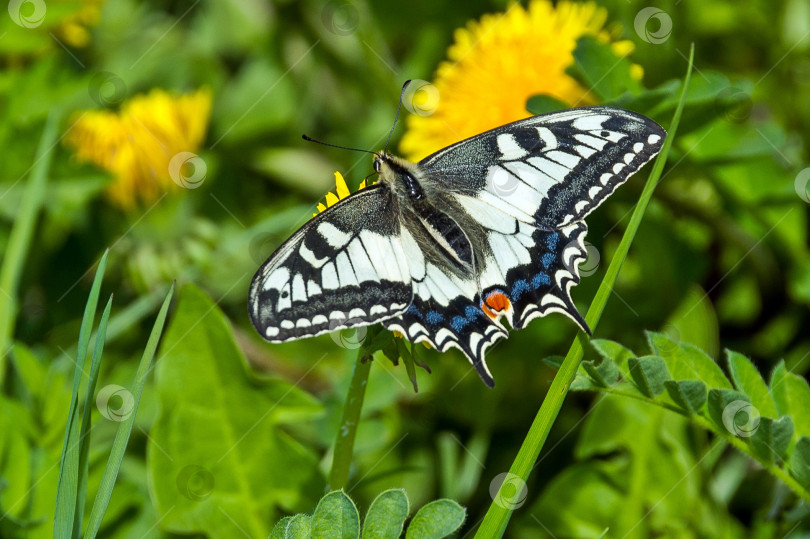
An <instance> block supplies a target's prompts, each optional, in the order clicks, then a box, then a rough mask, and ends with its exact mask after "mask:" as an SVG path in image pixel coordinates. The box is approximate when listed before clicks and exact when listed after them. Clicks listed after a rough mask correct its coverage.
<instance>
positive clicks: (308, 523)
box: [284, 514, 312, 539]
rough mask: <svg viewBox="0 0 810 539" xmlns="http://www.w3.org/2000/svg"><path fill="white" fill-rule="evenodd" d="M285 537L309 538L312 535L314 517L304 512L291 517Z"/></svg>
mask: <svg viewBox="0 0 810 539" xmlns="http://www.w3.org/2000/svg"><path fill="white" fill-rule="evenodd" d="M284 537H285V538H286V539H309V538H310V537H312V517H310V516H309V515H303V514H302V515H295V516H293V517H290V521H289V523H288V524H287V529H286V530H285V532H284Z"/></svg>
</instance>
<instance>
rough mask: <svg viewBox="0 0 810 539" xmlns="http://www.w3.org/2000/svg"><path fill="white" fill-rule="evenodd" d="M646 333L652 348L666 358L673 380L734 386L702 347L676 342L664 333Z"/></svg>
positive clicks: (727, 387) (721, 386)
mask: <svg viewBox="0 0 810 539" xmlns="http://www.w3.org/2000/svg"><path fill="white" fill-rule="evenodd" d="M646 333H647V340H648V342H649V344H650V349H651V350H652V352H653V354H655V355H657V356H660V357H662V358H663V359H664V361H665V362H666V364H667V370H668V371H669V374H670V376H671V377H672V379H673V380H700V381H702V382H703V383H704V384H706V385H707V386H708V387H710V388H723V389H731V388H732V387H731V382H729V381H728V378H726V375H725V374H723V370H722V369H721V368H720V367H719V366H718V365H717V363H715V362H714V360H713V359H712V358H710V357H709V356H707V355H706V353H705V352H703V350H701V349H700V348H698V347H696V346H694V345H692V344H689V343H679V342H676V341H674V340H672V339H671V338H670V337H669V336H667V335H665V334H663V333H656V332H654V331H648V332H646Z"/></svg>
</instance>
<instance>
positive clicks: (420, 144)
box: [400, 0, 641, 161]
mask: <svg viewBox="0 0 810 539" xmlns="http://www.w3.org/2000/svg"><path fill="white" fill-rule="evenodd" d="M606 21H607V11H606V10H605V9H604V8H601V7H598V6H597V5H596V4H594V3H593V2H586V3H575V2H568V1H561V2H559V3H558V4H557V6H556V7H555V6H554V5H552V3H551V2H550V1H549V0H532V1H531V2H530V3H529V5H528V7H527V8H524V7H523V6H521V5H519V4H512V5H511V6H510V7H509V8H507V10H506V12H505V13H499V14H490V15H484V16H483V17H482V18H481V19H480V20H478V21H471V22H469V23H468V24H467V27H466V28H459V29H458V30H456V32H455V36H454V37H455V42H454V43H453V44H452V45H451V46H450V48H449V49H448V51H447V56H448V60H447V61H445V62H443V63H442V64H441V65H439V68H438V69H437V71H436V75H435V79H434V81H433V85H434V86H435V91H436V92H437V93H438V96H439V97H440V102H439V105H438V107H436V108H435V111H434V112H433V113H432V114H430V115H425V116H421V115H410V116H409V117H408V119H407V126H408V130H407V132H406V133H405V136H404V137H403V138H402V142H401V144H400V150H401V152H402V153H403V154H404V155H406V156H407V157H408V158H410V159H412V160H414V161H418V160H420V159H422V158H423V157H426V156H427V155H429V154H431V153H433V152H435V151H437V150H439V149H441V148H444V147H445V146H448V145H450V144H453V143H455V142H458V141H459V140H462V139H465V138H468V137H471V136H474V135H477V134H478V133H481V132H483V131H486V130H489V129H492V128H495V127H498V126H499V125H503V124H506V123H509V122H513V121H516V120H521V119H523V118H528V117H529V116H531V114H530V113H529V112H528V111H527V110H526V100H527V99H528V98H529V97H531V96H533V95H536V94H547V95H550V96H552V97H555V98H557V99H559V100H560V101H563V102H565V103H569V104H571V105H574V104H579V105H583V106H584V105H589V104H593V103H594V102H595V97H594V96H593V95H592V94H590V93H589V92H588V90H587V89H586V88H584V87H582V85H581V84H579V82H577V81H576V79H574V78H573V77H571V76H569V75H568V74H566V73H565V69H566V68H567V67H569V66H570V65H572V64H573V62H574V56H573V53H574V49H575V48H576V42H577V40H578V39H579V38H580V37H582V36H585V35H589V36H593V37H595V38H596V39H599V40H600V41H603V42H605V43H610V44H611V48H612V50H613V51H614V52H615V53H616V54H618V55H625V54H628V53H629V52H630V51H632V49H633V43H632V42H631V41H613V34H612V33H611V32H609V31H608V30H606V29H605V22H606ZM634 75H635V76H639V77H640V76H641V73H640V68H634ZM418 94H419V91H417V93H416V95H414V101H416V100H418V99H419V95H418ZM423 97H424V96H423Z"/></svg>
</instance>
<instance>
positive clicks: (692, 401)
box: [664, 380, 707, 414]
mask: <svg viewBox="0 0 810 539" xmlns="http://www.w3.org/2000/svg"><path fill="white" fill-rule="evenodd" d="M664 387H665V388H666V390H667V393H669V396H670V398H672V400H673V401H675V404H677V405H678V406H680V407H681V408H683V409H684V410H685V411H687V412H689V413H690V414H698V413H700V410H701V408H703V405H704V404H706V395H707V389H706V384H704V383H703V382H700V381H698V380H677V381H676V380H667V381H666V382H664Z"/></svg>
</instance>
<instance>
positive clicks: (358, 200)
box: [248, 185, 424, 342]
mask: <svg viewBox="0 0 810 539" xmlns="http://www.w3.org/2000/svg"><path fill="white" fill-rule="evenodd" d="M420 260H422V253H421V250H420V249H419V247H418V246H417V244H416V243H415V241H414V239H413V237H412V236H411V235H410V233H409V232H408V231H407V230H404V229H403V228H402V227H401V226H400V222H399V219H398V213H397V210H396V201H395V199H394V197H393V193H392V192H391V191H390V190H389V189H387V188H385V187H383V186H379V185H375V186H371V187H368V188H366V189H363V190H361V191H359V192H357V193H355V194H353V195H351V196H350V197H348V198H346V199H344V200H341V201H340V202H338V203H337V204H336V205H334V206H332V207H331V208H329V210H328V211H326V212H324V213H320V214H318V215H317V216H316V217H315V218H313V219H312V220H311V221H309V222H308V223H307V224H306V225H304V226H303V227H302V228H301V229H299V230H298V231H297V232H296V233H295V234H294V235H293V236H292V237H291V238H290V239H288V240H287V241H286V242H285V243H284V244H283V245H282V246H281V247H279V249H278V250H277V251H276V252H275V253H274V254H273V256H271V257H270V259H269V260H267V262H265V263H264V265H263V266H262V267H261V268H260V269H259V271H258V272H257V273H256V276H255V277H254V278H253V282H252V283H251V285H250V295H249V302H248V309H249V314H250V319H251V320H252V322H253V325H254V326H255V327H256V330H257V331H258V332H259V333H260V334H261V335H262V336H263V337H264V338H265V339H267V340H268V341H271V342H283V341H287V340H291V339H297V338H301V337H310V336H314V335H320V334H322V333H326V332H329V331H335V330H340V329H344V328H347V327H353V326H364V325H368V324H372V323H374V322H377V321H380V320H383V319H385V318H388V317H391V316H393V315H395V314H397V313H400V312H402V311H404V310H405V309H407V308H408V306H409V305H410V304H411V300H412V297H413V286H412V283H411V272H412V271H413V272H415V273H416V274H417V276H418V275H419V268H420ZM421 267H422V268H424V263H422V264H421Z"/></svg>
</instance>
